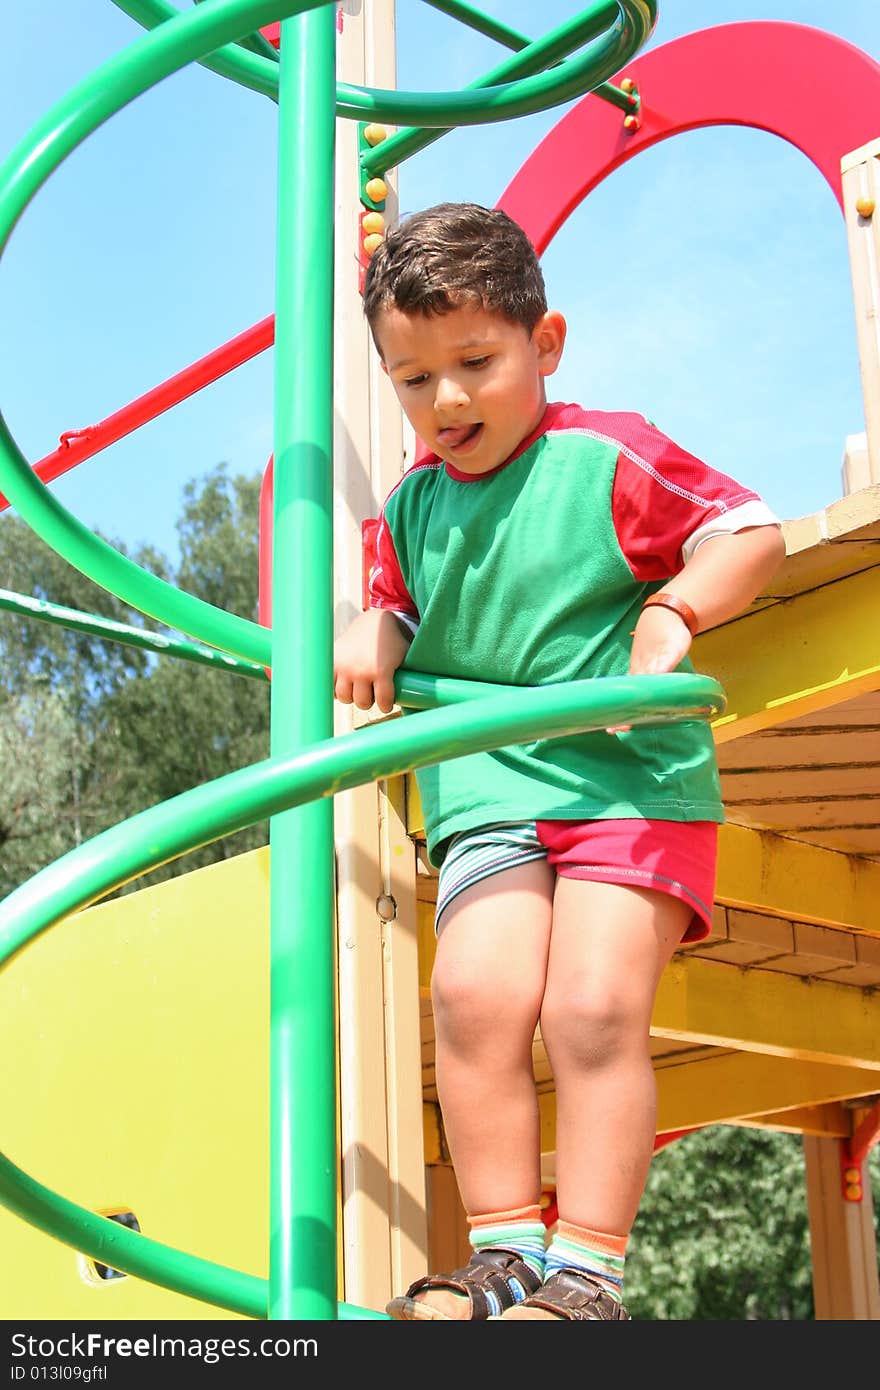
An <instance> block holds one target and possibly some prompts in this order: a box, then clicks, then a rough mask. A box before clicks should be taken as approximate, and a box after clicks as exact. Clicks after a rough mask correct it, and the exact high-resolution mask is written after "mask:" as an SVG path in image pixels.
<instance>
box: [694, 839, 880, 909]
mask: <svg viewBox="0 0 880 1390" xmlns="http://www.w3.org/2000/svg"><path fill="white" fill-rule="evenodd" d="M715 900H716V902H719V903H722V904H724V906H726V907H740V908H746V909H752V910H754V911H756V912H768V913H771V914H775V915H777V916H780V917H785V918H787V919H788V920H790V921H803V922H815V923H817V924H819V925H820V926H828V927H846V928H849V929H851V930H853V931H863V932H869V933H871V934H873V935H878V934H880V910H878V904H880V864H878V863H877V862H876V861H874V860H870V859H863V858H861V857H860V856H858V855H848V854H842V853H840V852H839V851H837V850H830V849H822V848H821V847H819V846H818V845H810V844H806V843H805V842H803V841H800V840H793V839H788V838H787V837H786V836H783V835H774V834H772V833H771V832H769V831H762V830H752V829H750V828H748V827H746V826H741V825H733V824H731V823H728V824H726V825H723V826H722V827H721V833H720V836H719V841H718V880H717V884H716V892H715Z"/></svg>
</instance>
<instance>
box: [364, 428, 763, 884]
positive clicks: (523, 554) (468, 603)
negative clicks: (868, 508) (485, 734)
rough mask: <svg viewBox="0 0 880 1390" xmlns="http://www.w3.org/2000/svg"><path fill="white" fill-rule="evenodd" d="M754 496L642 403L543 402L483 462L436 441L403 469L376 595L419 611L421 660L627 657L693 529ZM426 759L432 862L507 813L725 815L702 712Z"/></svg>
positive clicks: (385, 604) (496, 672)
mask: <svg viewBox="0 0 880 1390" xmlns="http://www.w3.org/2000/svg"><path fill="white" fill-rule="evenodd" d="M755 500H758V501H759V500H760V499H757V497H756V494H755V493H754V492H752V491H750V490H749V489H747V488H744V487H743V486H742V485H741V484H739V483H736V482H735V481H733V480H732V479H730V478H728V477H726V476H725V475H723V474H720V473H718V472H716V471H715V470H713V469H710V468H708V467H707V466H706V465H705V464H703V463H701V462H700V461H699V460H698V459H696V458H694V456H693V455H691V454H688V453H686V452H685V451H684V450H682V449H680V448H679V447H678V446H677V445H676V444H674V443H673V442H672V440H670V439H668V438H667V437H666V436H665V435H663V434H662V433H661V432H660V431H659V430H656V429H655V428H654V427H653V426H652V425H650V424H648V422H647V421H646V420H645V419H644V418H643V417H642V416H640V415H635V414H610V413H606V412H599V411H585V410H583V409H582V408H581V407H579V406H576V405H559V404H557V405H550V406H548V407H547V410H546V412H545V415H544V417H543V419H542V421H541V423H540V425H539V427H538V429H537V431H536V432H535V434H533V435H531V436H529V438H528V439H526V440H524V441H523V442H522V444H521V445H520V447H519V449H518V450H517V451H516V453H514V454H513V455H512V456H511V457H510V458H509V459H508V460H506V461H505V462H504V463H503V464H501V465H500V466H499V467H498V468H496V469H494V470H493V471H492V472H491V473H487V474H482V475H476V476H475V475H470V474H464V473H460V472H459V471H458V470H456V469H455V468H453V467H452V466H451V465H449V464H444V463H443V461H442V460H440V459H438V458H437V457H436V456H435V455H431V456H429V457H428V458H426V459H423V460H421V461H419V462H417V463H416V464H415V465H414V466H413V467H412V468H410V469H409V471H408V472H407V473H406V474H405V475H404V476H403V478H402V479H401V481H400V483H399V484H398V485H397V487H396V488H395V489H394V490H393V492H392V493H391V494H390V495H389V497H388V498H387V500H386V502H385V505H384V507H383V509H382V515H381V517H380V524H379V527H378V532H377V540H376V557H375V563H374V565H373V569H372V574H371V580H370V603H371V606H372V607H379V608H389V609H392V610H394V611H396V612H398V613H400V614H402V615H403V616H404V617H405V618H408V619H409V620H410V621H411V623H412V624H413V625H415V624H416V623H417V624H418V626H417V629H416V632H415V636H414V638H413V641H412V645H411V647H410V650H409V653H408V655H407V658H406V663H405V664H406V665H407V666H410V667H412V668H413V669H414V670H419V671H425V672H429V673H432V674H436V675H446V676H457V677H462V678H464V679H470V680H480V681H489V682H493V683H499V684H504V685H514V686H540V685H548V684H551V683H553V682H559V681H572V680H581V679H584V678H586V677H602V676H621V675H626V674H627V671H628V668H629V656H630V648H631V645H632V639H631V633H632V630H633V628H634V627H635V624H636V620H637V618H638V616H639V611H640V609H641V606H642V604H643V602H644V600H645V598H646V597H647V596H648V594H649V593H652V592H654V591H655V590H657V589H659V588H661V587H662V586H663V584H664V583H665V582H666V581H667V580H668V579H669V578H671V577H672V575H674V574H675V573H677V572H678V570H680V569H681V567H682V564H683V560H682V546H683V545H684V544H685V542H686V541H687V539H688V538H689V537H690V536H691V535H692V534H693V533H694V532H695V531H696V530H697V529H698V528H699V527H700V526H702V525H705V524H706V522H707V521H708V520H710V519H712V518H713V517H716V516H720V515H722V514H723V513H727V512H730V511H732V510H733V509H734V508H736V507H740V506H742V505H743V504H744V503H748V502H752V501H755ZM731 529H736V528H735V526H734V527H731ZM678 669H679V670H682V671H692V670H693V669H694V668H693V666H692V665H691V663H690V661H689V660H687V659H686V660H685V661H683V662H682V663H681V665H680V666H679V668H678ZM416 777H417V782H418V787H419V793H420V796H421V800H422V807H423V811H424V815H425V830H426V834H427V840H428V852H429V855H430V858H431V861H432V863H434V864H435V865H439V864H440V863H442V860H443V856H444V854H445V847H446V842H447V841H448V840H449V837H450V836H452V835H454V834H457V833H458V832H460V831H463V830H468V829H473V828H476V827H477V826H480V825H486V824H490V823H492V822H497V821H515V820H596V819H609V818H613V819H628V818H646V819H657V820H680V821H694V820H709V821H722V820H723V819H724V810H723V806H722V803H721V794H720V787H719V779H718V771H717V765H716V761H715V752H714V743H713V739H712V733H711V730H710V729H709V728H708V726H707V724H706V723H705V722H704V721H701V720H688V721H684V722H681V723H676V724H669V725H662V726H658V727H653V728H642V727H639V728H634V729H632V730H630V731H628V732H626V733H620V734H607V733H605V732H604V731H603V732H599V733H596V732H593V733H586V734H578V735H574V736H571V737H567V738H549V739H539V740H537V741H536V742H533V743H528V744H522V745H517V746H514V747H507V748H502V749H499V750H496V751H494V752H489V753H478V754H470V755H468V756H466V757H463V758H455V759H452V760H451V761H448V762H443V763H440V764H438V765H436V766H433V767H427V768H420V769H419V770H418V771H417V773H416Z"/></svg>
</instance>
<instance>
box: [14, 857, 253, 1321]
mask: <svg viewBox="0 0 880 1390" xmlns="http://www.w3.org/2000/svg"><path fill="white" fill-rule="evenodd" d="M0 1055H2V1056H3V1057H4V1058H5V1059H6V1063H5V1064H4V1066H3V1067H2V1069H0V1113H2V1115H3V1140H2V1145H3V1149H4V1152H5V1153H6V1154H7V1155H8V1156H9V1158H11V1159H12V1161H13V1162H15V1163H17V1164H18V1165H19V1166H20V1167H22V1168H24V1169H25V1171H26V1172H28V1173H30V1174H31V1175H32V1176H33V1177H35V1178H36V1179H38V1180H39V1181H40V1182H42V1183H45V1184H47V1185H48V1186H49V1187H51V1188H53V1189H55V1191H57V1192H59V1193H61V1194H62V1195H63V1196H65V1197H69V1198H70V1199H71V1200H73V1201H76V1202H78V1203H80V1204H81V1205H82V1206H84V1207H87V1208H89V1209H90V1210H92V1211H99V1212H104V1213H109V1212H114V1211H116V1212H118V1211H131V1212H133V1213H134V1215H135V1217H136V1218H137V1221H138V1223H139V1225H140V1228H141V1230H142V1231H144V1233H145V1234H147V1235H149V1236H152V1237H155V1238H156V1239H157V1240H160V1241H163V1242H166V1243H167V1244H169V1245H173V1246H175V1247H177V1248H179V1249H183V1250H187V1251H189V1252H191V1253H193V1254H196V1255H200V1256H202V1257H204V1258H205V1259H208V1260H214V1261H217V1262H218V1263H220V1264H224V1265H228V1266H230V1267H233V1268H235V1269H239V1270H242V1271H244V1272H246V1273H248V1274H254V1275H258V1276H260V1277H262V1278H266V1277H267V1276H268V1262H269V1229H268V1227H269V1191H268V1167H269V1158H268V1147H269V1140H268V1135H269V852H268V850H265V849H263V850H256V851H253V852H252V853H249V854H243V855H239V856H237V857H235V858H233V859H229V860H226V861H224V862H223V863H220V864H216V865H212V866H211V867H209V868H205V869H200V870H197V871H195V872H193V873H190V874H187V875H185V876H182V877H180V878H176V879H172V880H170V881H168V882H167V883H163V884H160V885H158V886H157V887H153V888H148V889H144V890H142V891H141V892H137V893H131V894H128V895H126V896H125V897H122V898H120V899H118V900H115V901H112V902H108V903H103V904H100V905H98V906H97V907H93V908H90V909H89V910H87V911H85V912H81V913H78V914H76V915H75V916H73V917H71V918H69V919H68V920H67V921H66V922H63V923H61V924H60V925H59V926H57V927H55V928H53V929H52V930H51V931H50V932H47V933H46V934H45V935H44V936H43V937H41V938H40V939H39V940H38V941H37V942H35V943H34V944H33V945H32V946H30V947H28V948H27V949H26V950H25V951H24V952H23V953H22V954H21V955H20V956H19V957H17V959H16V960H14V961H13V962H12V964H11V965H10V966H9V967H8V969H7V970H6V971H5V972H4V974H3V975H2V977H0ZM10 1059H14V1061H12V1062H11V1064H10ZM0 1308H2V1316H3V1317H4V1318H6V1319H14V1318H24V1319H34V1318H38V1319H50V1318H58V1319H65V1320H76V1321H78V1320H81V1319H92V1318H94V1319H100V1320H104V1319H127V1318H128V1319H149V1320H153V1319H205V1318H213V1319H221V1318H222V1319H228V1318H235V1317H237V1315H236V1314H233V1313H229V1312H227V1311H225V1310H223V1309H218V1308H213V1307H211V1306H210V1305H209V1304H206V1303H202V1302H200V1301H197V1300H194V1299H190V1298H186V1297H184V1296H182V1295H180V1294H176V1293H172V1292H169V1291H167V1290H165V1289H160V1288H156V1287H154V1286H153V1285H151V1284H148V1283H146V1282H144V1281H141V1280H139V1279H135V1278H128V1277H125V1278H118V1279H112V1280H100V1279H98V1278H96V1277H95V1273H94V1271H93V1269H92V1268H91V1267H90V1266H89V1265H88V1262H87V1261H85V1260H84V1259H83V1258H82V1256H80V1255H79V1254H78V1253H77V1252H76V1251H74V1250H72V1249H71V1248H69V1247H68V1246H65V1245H61V1244H60V1243H58V1242H57V1241H54V1240H52V1239H51V1238H50V1237H48V1236H46V1235H44V1234H43V1233H42V1232H41V1231H38V1230H36V1228H34V1227H32V1226H29V1225H27V1224H26V1223H25V1222H23V1221H21V1220H20V1219H19V1218H18V1217H16V1216H14V1215H12V1213H10V1212H9V1211H7V1210H6V1208H5V1207H0Z"/></svg>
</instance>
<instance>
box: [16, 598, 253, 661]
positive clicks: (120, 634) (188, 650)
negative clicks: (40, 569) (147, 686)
mask: <svg viewBox="0 0 880 1390" xmlns="http://www.w3.org/2000/svg"><path fill="white" fill-rule="evenodd" d="M0 609H3V610H4V611H5V612H7V613H15V614H17V615H18V616H19V617H22V618H35V619H36V620H37V621H38V622H41V623H52V624H53V625H54V626H55V627H66V628H70V629H71V631H72V632H84V633H85V634H86V635H87V636H88V637H100V638H103V639H104V641H106V642H120V643H121V644H122V645H123V646H125V647H139V648H140V649H141V650H142V651H148V652H155V653H156V654H157V655H161V656H176V657H180V658H181V660H183V661H195V662H197V663H198V664H199V665H201V666H212V667H213V668H214V670H217V671H227V672H228V673H229V674H230V675H236V676H249V677H250V678H251V679H252V680H258V681H268V679H269V677H268V675H267V674H266V670H265V668H264V667H263V666H258V665H257V663H256V662H255V661H242V660H241V658H240V657H237V656H230V655H229V653H228V652H220V651H217V649H216V647H204V646H202V645H201V644H200V643H198V642H188V641H187V640H186V638H185V637H172V636H166V635H165V634H164V633H161V632H149V631H148V630H147V629H145V628H142V627H130V626H129V625H128V624H127V623H117V622H114V621H113V619H112V618H99V617H98V615H97V614H95V613H83V612H82V611H81V610H80V609H79V608H65V607H64V605H63V604H61V603H50V602H49V601H48V599H41V598H28V597H27V595H26V594H14V593H13V592H12V591H11V590H10V589H0Z"/></svg>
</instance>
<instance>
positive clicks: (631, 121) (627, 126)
mask: <svg viewBox="0 0 880 1390" xmlns="http://www.w3.org/2000/svg"><path fill="white" fill-rule="evenodd" d="M641 124H642V123H641V121H640V120H639V118H638V116H624V118H623V128H624V130H638V129H639V127H640V125H641Z"/></svg>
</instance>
